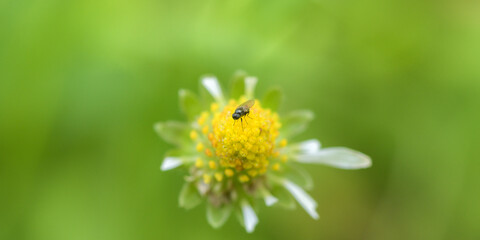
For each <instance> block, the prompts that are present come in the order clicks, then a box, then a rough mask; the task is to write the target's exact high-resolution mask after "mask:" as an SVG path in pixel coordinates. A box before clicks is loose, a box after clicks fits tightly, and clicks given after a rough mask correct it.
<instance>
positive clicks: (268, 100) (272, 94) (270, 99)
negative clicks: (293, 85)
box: [262, 88, 284, 112]
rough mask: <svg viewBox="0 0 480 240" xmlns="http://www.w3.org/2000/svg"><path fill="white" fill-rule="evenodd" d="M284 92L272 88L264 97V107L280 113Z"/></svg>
mask: <svg viewBox="0 0 480 240" xmlns="http://www.w3.org/2000/svg"><path fill="white" fill-rule="evenodd" d="M283 97H284V96H283V92H282V90H281V89H280V88H272V89H270V90H268V92H267V93H266V94H265V96H264V97H263V101H262V105H263V107H264V108H270V109H271V110H272V111H274V112H276V111H278V107H279V106H280V104H281V103H282V102H283Z"/></svg>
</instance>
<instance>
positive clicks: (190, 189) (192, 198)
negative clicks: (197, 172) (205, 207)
mask: <svg viewBox="0 0 480 240" xmlns="http://www.w3.org/2000/svg"><path fill="white" fill-rule="evenodd" d="M201 202H202V197H201V196H200V193H198V190H197V188H196V187H195V185H194V184H193V183H185V184H184V185H183V187H182V190H181V191H180V196H179V197H178V204H179V205H180V207H183V208H185V209H187V210H188V209H192V208H194V207H196V206H198V204H200V203H201Z"/></svg>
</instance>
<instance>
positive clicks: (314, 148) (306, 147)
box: [298, 139, 321, 153]
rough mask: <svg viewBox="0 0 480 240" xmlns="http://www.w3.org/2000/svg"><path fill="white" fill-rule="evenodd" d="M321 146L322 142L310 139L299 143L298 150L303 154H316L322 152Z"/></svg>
mask: <svg viewBox="0 0 480 240" xmlns="http://www.w3.org/2000/svg"><path fill="white" fill-rule="evenodd" d="M320 146H321V144H320V141H318V140H317V139H310V140H306V141H303V142H301V143H299V145H298V149H299V150H300V151H301V152H302V153H314V152H318V150H320Z"/></svg>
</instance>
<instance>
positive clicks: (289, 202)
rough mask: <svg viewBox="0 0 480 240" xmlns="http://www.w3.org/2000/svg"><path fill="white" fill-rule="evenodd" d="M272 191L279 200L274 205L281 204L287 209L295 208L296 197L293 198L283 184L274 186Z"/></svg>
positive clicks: (280, 205)
mask: <svg viewBox="0 0 480 240" xmlns="http://www.w3.org/2000/svg"><path fill="white" fill-rule="evenodd" d="M271 193H272V195H273V196H274V197H276V198H277V199H278V202H277V203H275V205H273V206H279V207H282V208H285V209H289V210H292V209H295V208H296V207H297V204H296V203H295V199H293V197H292V194H290V192H288V191H287V190H286V189H285V188H284V187H283V186H279V185H277V186H274V187H273V189H272V190H271Z"/></svg>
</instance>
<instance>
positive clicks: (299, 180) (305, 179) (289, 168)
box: [282, 164, 313, 190]
mask: <svg viewBox="0 0 480 240" xmlns="http://www.w3.org/2000/svg"><path fill="white" fill-rule="evenodd" d="M284 169H285V170H284V172H283V175H282V176H283V177H284V178H286V179H288V180H290V181H292V182H293V183H295V184H297V185H299V186H300V187H302V188H303V189H305V190H311V189H312V188H313V180H312V177H311V176H310V174H309V173H308V172H307V171H305V170H304V169H303V168H301V167H298V166H296V165H293V164H285V165H284Z"/></svg>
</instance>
